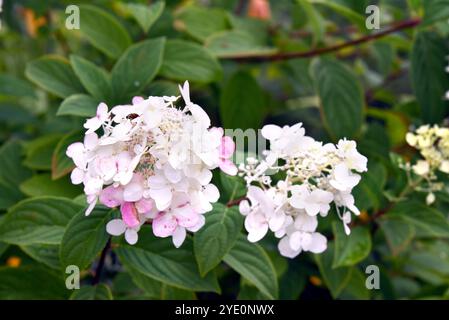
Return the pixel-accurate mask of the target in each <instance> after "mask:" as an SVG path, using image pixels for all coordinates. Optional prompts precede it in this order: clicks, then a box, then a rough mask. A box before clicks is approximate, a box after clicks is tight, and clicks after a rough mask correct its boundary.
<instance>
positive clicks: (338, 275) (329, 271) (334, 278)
mask: <svg viewBox="0 0 449 320" xmlns="http://www.w3.org/2000/svg"><path fill="white" fill-rule="evenodd" d="M314 258H315V261H316V264H317V265H318V269H319V270H320V273H321V276H322V277H323V280H324V282H325V283H326V286H327V288H328V289H329V291H330V293H331V295H332V297H333V298H334V299H335V298H337V297H338V296H339V295H340V294H341V292H342V291H343V289H344V288H346V286H347V284H348V282H349V280H350V279H351V273H352V268H348V267H341V268H337V269H334V268H333V267H332V264H333V262H332V261H333V259H334V246H333V243H328V246H327V250H326V251H325V252H323V253H321V254H315V255H314Z"/></svg>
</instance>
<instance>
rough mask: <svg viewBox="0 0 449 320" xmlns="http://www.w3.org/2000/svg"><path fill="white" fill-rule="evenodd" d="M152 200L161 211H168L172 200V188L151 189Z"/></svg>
mask: <svg viewBox="0 0 449 320" xmlns="http://www.w3.org/2000/svg"><path fill="white" fill-rule="evenodd" d="M149 193H150V196H151V198H152V199H153V200H154V201H155V202H156V208H157V209H158V210H160V211H163V210H165V209H167V208H168V207H169V206H170V203H171V200H172V196H173V194H172V192H171V189H170V188H163V189H150V191H149Z"/></svg>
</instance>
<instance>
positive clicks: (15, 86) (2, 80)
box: [0, 74, 36, 98]
mask: <svg viewBox="0 0 449 320" xmlns="http://www.w3.org/2000/svg"><path fill="white" fill-rule="evenodd" d="M2 95H4V96H9V97H16V98H23V97H30V98H35V97H36V94H35V92H34V88H33V87H32V86H31V85H30V83H29V82H27V81H25V80H22V79H19V78H16V77H14V76H12V75H9V74H0V96H2Z"/></svg>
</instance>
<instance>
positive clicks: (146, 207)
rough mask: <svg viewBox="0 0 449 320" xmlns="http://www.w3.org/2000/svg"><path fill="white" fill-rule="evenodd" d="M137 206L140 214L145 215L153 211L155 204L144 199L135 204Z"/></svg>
mask: <svg viewBox="0 0 449 320" xmlns="http://www.w3.org/2000/svg"><path fill="white" fill-rule="evenodd" d="M135 206H136V209H137V212H138V213H142V214H145V213H148V212H150V211H151V209H153V202H152V201H151V200H147V199H144V198H142V199H140V200H139V201H137V202H136V203H135Z"/></svg>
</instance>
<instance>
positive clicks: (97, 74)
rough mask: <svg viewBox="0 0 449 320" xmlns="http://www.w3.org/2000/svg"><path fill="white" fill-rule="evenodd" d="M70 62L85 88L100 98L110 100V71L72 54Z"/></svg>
mask: <svg viewBox="0 0 449 320" xmlns="http://www.w3.org/2000/svg"><path fill="white" fill-rule="evenodd" d="M70 63H71V65H72V68H73V70H74V71H75V74H76V75H77V76H78V78H79V79H80V81H81V83H82V84H83V86H84V88H86V90H87V92H89V93H90V94H91V95H92V96H93V97H95V98H96V99H98V100H102V101H108V100H109V99H110V97H111V96H112V89H111V79H110V75H109V73H108V72H107V71H106V70H104V69H102V68H100V67H98V66H97V65H95V64H94V63H92V62H90V61H88V60H86V59H84V58H82V57H79V56H76V55H71V56H70Z"/></svg>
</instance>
